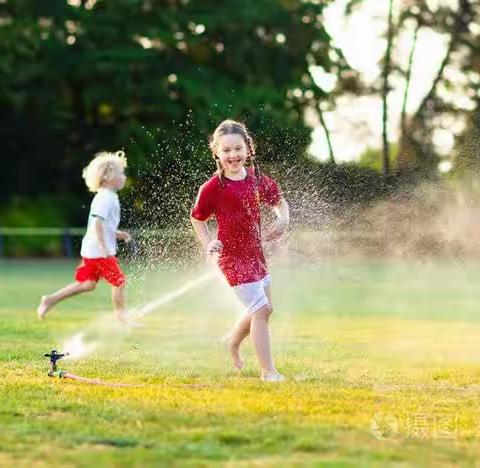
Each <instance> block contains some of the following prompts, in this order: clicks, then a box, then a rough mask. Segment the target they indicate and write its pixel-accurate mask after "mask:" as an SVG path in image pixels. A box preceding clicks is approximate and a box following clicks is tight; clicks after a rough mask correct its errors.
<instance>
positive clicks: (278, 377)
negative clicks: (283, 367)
mask: <svg viewBox="0 0 480 468" xmlns="http://www.w3.org/2000/svg"><path fill="white" fill-rule="evenodd" d="M261 379H262V381H263V382H277V383H278V382H284V381H285V377H284V376H283V375H282V374H280V372H278V371H277V370H275V371H270V372H262V376H261Z"/></svg>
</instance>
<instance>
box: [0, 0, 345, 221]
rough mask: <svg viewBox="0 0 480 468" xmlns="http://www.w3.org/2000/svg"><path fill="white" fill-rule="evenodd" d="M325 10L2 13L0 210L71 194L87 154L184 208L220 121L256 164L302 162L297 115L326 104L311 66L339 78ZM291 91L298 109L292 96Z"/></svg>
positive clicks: (129, 8)
mask: <svg viewBox="0 0 480 468" xmlns="http://www.w3.org/2000/svg"><path fill="white" fill-rule="evenodd" d="M327 3H328V2H326V1H325V2H312V3H308V2H303V1H300V0H290V1H282V2H278V1H276V0H245V1H242V2H241V6H240V3H239V2H237V1H234V0H226V1H222V2H217V1H213V0H205V1H202V2H196V1H179V0H178V1H177V0H174V1H167V0H116V1H115V2H112V1H107V0H98V1H96V2H95V1H93V0H91V1H88V2H87V1H78V2H73V1H72V2H67V1H65V0H49V1H48V2H38V1H36V0H19V1H15V2H13V1H7V2H5V3H1V4H0V70H2V81H1V83H0V108H1V109H2V110H1V116H2V121H3V122H9V123H8V125H2V126H0V136H1V138H2V142H3V147H4V152H5V154H6V155H7V157H8V158H9V161H10V164H9V170H8V172H3V171H2V173H1V174H0V199H3V200H8V198H9V197H10V196H11V194H12V193H18V194H26V195H33V194H36V193H38V192H51V193H54V194H60V193H66V192H70V193H77V194H81V193H83V191H84V188H83V182H82V180H81V177H80V173H81V168H82V167H83V166H84V165H85V164H86V163H87V161H88V159H89V158H90V157H91V156H92V154H93V153H94V152H95V151H97V150H100V149H112V150H114V149H118V148H124V149H126V151H127V155H128V156H129V158H130V166H131V167H132V168H134V170H135V172H133V173H132V174H131V175H132V178H133V179H134V186H135V187H136V188H137V189H138V190H137V193H139V192H142V193H144V192H145V190H146V187H147V186H149V184H150V183H151V179H152V178H153V179H155V181H156V183H158V182H159V180H160V182H161V186H160V187H163V186H164V185H165V183H170V182H169V181H167V179H169V178H170V177H172V178H173V179H174V181H175V183H173V184H170V185H174V186H175V187H176V190H177V192H180V193H178V197H179V201H183V200H185V199H187V198H189V197H190V198H191V196H192V193H191V191H190V190H189V187H190V186H191V185H192V184H193V183H197V180H199V179H200V177H199V176H198V177H197V176H196V175H195V174H196V173H197V172H198V171H200V172H201V173H202V177H205V176H206V175H208V174H209V173H210V172H211V166H210V165H209V164H208V163H207V161H208V159H203V157H204V155H205V149H206V144H207V136H208V134H210V133H211V132H212V131H213V129H214V127H215V126H216V125H217V124H218V123H219V122H220V121H221V120H223V119H225V118H228V117H233V118H238V119H241V120H244V121H245V122H246V123H247V125H248V126H249V127H250V128H251V130H252V132H253V133H254V134H255V135H256V136H257V137H258V138H257V143H258V147H259V154H260V155H261V158H262V159H264V160H268V161H275V160H286V159H292V158H296V157H298V155H299V154H304V152H305V149H306V148H307V146H308V144H309V140H310V131H309V129H308V128H307V127H306V126H305V123H304V120H303V111H304V109H305V108H306V107H307V106H310V105H316V103H317V102H318V101H319V100H320V99H322V98H323V94H322V91H321V90H319V89H318V88H316V87H315V85H314V83H313V81H312V78H311V76H310V74H309V72H308V67H309V65H321V66H322V67H323V68H324V69H325V70H326V71H327V72H334V73H341V71H342V70H346V69H347V66H346V63H345V60H344V59H343V57H342V54H341V52H340V51H338V50H337V54H331V51H332V49H333V48H334V47H333V45H332V44H331V39H330V37H329V35H328V33H327V32H326V30H325V29H324V27H323V18H322V12H323V9H324V8H325V5H326V4H327ZM74 4H75V5H76V4H78V5H79V6H73V5H74ZM333 56H335V57H339V58H337V59H335V61H334V60H333V59H332V58H331V57H333ZM296 88H298V89H300V90H301V91H302V93H303V94H302V96H301V97H295V96H294V95H293V94H292V93H291V90H293V89H296ZM305 91H311V92H310V93H306V94H305ZM305 96H307V97H305ZM172 171H176V172H175V173H174V174H173V175H172ZM192 171H193V172H192ZM148 172H150V173H154V175H152V177H149V176H148V175H145V174H146V173H148ZM140 173H141V174H143V175H142V176H141V177H140V176H139V174H140ZM180 174H182V178H183V180H182V184H179V183H178V181H177V179H178V178H179V177H180ZM183 186H184V187H186V190H184V191H183V192H182V190H181V187H183ZM164 193H165V192H164ZM82 196H83V195H82ZM165 197H166V198H167V199H171V197H172V194H171V193H169V194H168V195H167V194H166V193H165ZM142 202H143V203H145V200H139V201H138V203H142ZM156 202H157V203H163V202H164V199H163V198H158V199H156ZM147 203H150V202H148V201H147ZM170 211H175V210H173V209H172V210H170ZM168 213H169V211H168V209H167V214H168ZM82 221H83V220H82V219H80V218H79V217H76V218H74V219H70V222H71V223H73V224H78V223H80V222H82Z"/></svg>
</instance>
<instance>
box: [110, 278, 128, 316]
mask: <svg viewBox="0 0 480 468" xmlns="http://www.w3.org/2000/svg"><path fill="white" fill-rule="evenodd" d="M123 289H124V287H123V286H120V287H117V286H112V302H113V309H114V311H115V316H116V317H117V320H118V321H119V322H122V323H123V322H125V319H126V317H125V296H124V294H123Z"/></svg>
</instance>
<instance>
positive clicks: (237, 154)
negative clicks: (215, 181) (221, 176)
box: [216, 133, 248, 175]
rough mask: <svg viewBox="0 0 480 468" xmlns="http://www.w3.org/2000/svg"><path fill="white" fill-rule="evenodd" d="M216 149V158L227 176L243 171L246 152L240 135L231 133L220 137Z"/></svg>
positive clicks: (245, 146)
mask: <svg viewBox="0 0 480 468" xmlns="http://www.w3.org/2000/svg"><path fill="white" fill-rule="evenodd" d="M216 149H217V153H216V154H217V157H218V158H219V159H220V164H221V165H222V167H223V169H224V171H225V173H226V174H227V175H228V174H239V173H240V172H242V171H243V166H244V165H245V161H246V160H247V155H248V150H247V145H246V144H245V140H244V139H243V137H242V135H238V134H237V133H231V134H229V135H222V136H220V137H219V138H218V142H217V148H216Z"/></svg>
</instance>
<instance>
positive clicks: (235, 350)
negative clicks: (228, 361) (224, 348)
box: [227, 340, 245, 370]
mask: <svg viewBox="0 0 480 468" xmlns="http://www.w3.org/2000/svg"><path fill="white" fill-rule="evenodd" d="M227 343H228V351H229V352H230V355H231V356H232V360H233V365H234V367H235V368H236V369H238V370H242V369H243V366H244V364H245V363H244V362H243V359H242V358H241V357H240V350H239V346H238V345H235V344H233V343H232V341H231V340H228V342H227Z"/></svg>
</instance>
